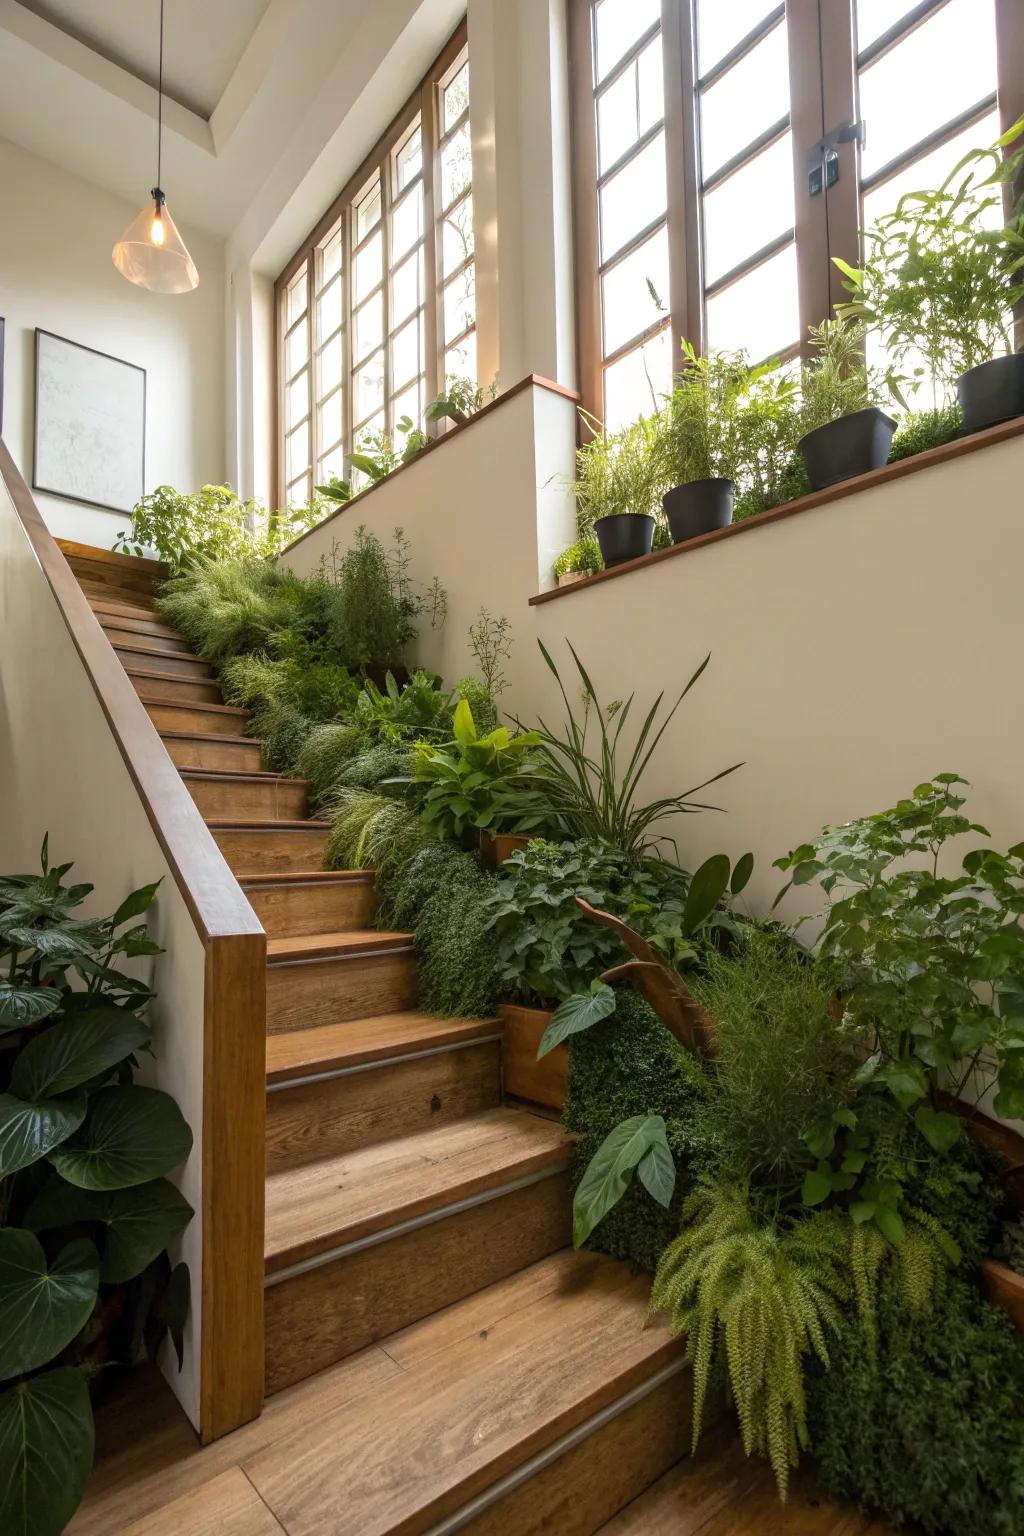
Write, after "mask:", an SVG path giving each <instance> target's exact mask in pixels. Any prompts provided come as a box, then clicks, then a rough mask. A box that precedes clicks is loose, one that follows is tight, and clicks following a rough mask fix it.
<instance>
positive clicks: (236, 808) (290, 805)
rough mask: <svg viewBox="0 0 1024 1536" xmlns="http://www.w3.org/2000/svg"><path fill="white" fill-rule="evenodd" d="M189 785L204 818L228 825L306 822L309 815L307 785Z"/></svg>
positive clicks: (233, 782)
mask: <svg viewBox="0 0 1024 1536" xmlns="http://www.w3.org/2000/svg"><path fill="white" fill-rule="evenodd" d="M185 783H186V784H187V786H188V790H189V793H190V794H191V796H192V799H193V800H194V801H195V803H196V805H198V807H199V809H200V810H201V811H202V813H203V815H204V816H219V817H222V818H223V819H224V820H226V821H234V820H237V821H302V820H303V818H304V817H305V814H306V788H305V785H303V784H278V783H265V782H260V783H256V784H253V783H251V782H249V783H246V782H245V781H244V780H234V779H186V780H185Z"/></svg>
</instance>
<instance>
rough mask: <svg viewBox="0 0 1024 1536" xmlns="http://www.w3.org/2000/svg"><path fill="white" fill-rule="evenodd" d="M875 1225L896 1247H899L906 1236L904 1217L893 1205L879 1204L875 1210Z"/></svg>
mask: <svg viewBox="0 0 1024 1536" xmlns="http://www.w3.org/2000/svg"><path fill="white" fill-rule="evenodd" d="M875 1226H876V1227H877V1228H878V1230H879V1232H881V1234H882V1236H883V1237H884V1238H885V1239H886V1241H887V1242H890V1243H892V1245H893V1247H894V1248H898V1247H899V1245H900V1243H902V1241H903V1239H904V1237H905V1236H906V1228H905V1227H904V1225H903V1218H902V1216H901V1215H900V1213H899V1212H898V1211H897V1210H894V1209H893V1207H892V1206H891V1205H880V1206H878V1208H877V1210H876V1211H875Z"/></svg>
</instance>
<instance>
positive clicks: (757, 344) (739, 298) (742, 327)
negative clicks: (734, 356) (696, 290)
mask: <svg viewBox="0 0 1024 1536" xmlns="http://www.w3.org/2000/svg"><path fill="white" fill-rule="evenodd" d="M707 312H708V345H709V346H710V347H711V348H712V350H714V351H716V352H731V351H733V350H735V349H737V348H740V347H743V348H745V350H746V351H747V353H748V355H749V356H750V358H751V360H752V361H753V362H762V361H764V360H765V359H767V358H769V357H774V356H776V354H778V353H779V352H784V351H785V350H786V348H787V347H791V346H792V345H793V343H794V342H796V341H799V339H800V311H799V307H798V304H797V288H796V246H795V245H787V246H786V248H785V250H783V251H780V252H779V254H778V255H777V256H773V257H772V258H771V260H770V261H765V262H762V264H761V265H760V266H759V267H755V269H754V271H753V272H751V273H749V274H748V275H747V276H746V277H742V278H740V280H739V282H738V283H732V284H730V286H729V287H728V288H724V289H723V290H722V292H721V293H718V294H715V296H714V298H710V299H708V303H707Z"/></svg>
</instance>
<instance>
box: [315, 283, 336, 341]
mask: <svg viewBox="0 0 1024 1536" xmlns="http://www.w3.org/2000/svg"><path fill="white" fill-rule="evenodd" d="M340 324H341V278H340V277H336V278H335V279H334V281H333V282H332V283H331V285H330V287H329V288H327V289H325V290H324V292H323V293H322V294H321V295H320V297H319V298H318V299H317V301H316V333H317V335H318V336H319V338H320V340H321V341H324V340H325V339H326V338H327V337H328V336H331V335H333V334H334V332H335V331H336V330H337V329H338V327H339V325H340Z"/></svg>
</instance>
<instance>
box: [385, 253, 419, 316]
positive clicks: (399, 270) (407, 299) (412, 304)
mask: <svg viewBox="0 0 1024 1536" xmlns="http://www.w3.org/2000/svg"><path fill="white" fill-rule="evenodd" d="M423 292H424V282H423V250H422V248H421V249H420V250H418V251H416V252H415V253H414V254H413V255H412V256H410V257H409V258H408V260H406V261H403V262H402V264H401V266H400V267H396V268H395V270H394V272H392V274H391V324H392V325H399V324H400V323H401V322H402V321H403V320H406V319H408V317H409V316H410V315H411V314H414V313H415V311H416V310H417V309H419V307H420V305H421V304H422V303H423Z"/></svg>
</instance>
